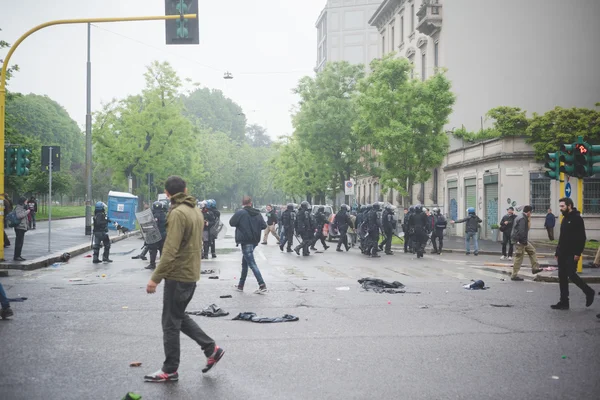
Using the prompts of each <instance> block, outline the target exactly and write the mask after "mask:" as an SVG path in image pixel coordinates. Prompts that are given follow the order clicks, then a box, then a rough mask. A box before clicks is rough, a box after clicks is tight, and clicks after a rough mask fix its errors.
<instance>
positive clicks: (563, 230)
mask: <svg viewBox="0 0 600 400" xmlns="http://www.w3.org/2000/svg"><path fill="white" fill-rule="evenodd" d="M559 202H560V212H561V213H562V215H563V220H562V223H561V224H560V236H559V238H558V246H556V253H555V257H556V260H557V261H558V280H559V287H560V301H559V302H558V303H557V304H554V305H552V306H551V307H552V309H554V310H568V309H569V279H571V282H573V283H574V284H575V285H577V287H579V289H581V290H582V291H583V293H585V299H586V302H585V306H586V307H589V306H591V305H592V303H593V302H594V295H595V292H594V290H593V289H592V288H591V287H589V286H588V285H587V284H586V283H585V282H584V281H583V280H582V279H581V277H580V276H579V275H577V262H578V261H579V259H580V258H581V253H583V249H584V247H585V241H586V236H585V224H584V223H583V218H581V213H580V212H579V211H578V210H577V209H576V208H575V206H574V204H573V200H571V199H570V198H568V197H564V198H562V199H560V200H559Z"/></svg>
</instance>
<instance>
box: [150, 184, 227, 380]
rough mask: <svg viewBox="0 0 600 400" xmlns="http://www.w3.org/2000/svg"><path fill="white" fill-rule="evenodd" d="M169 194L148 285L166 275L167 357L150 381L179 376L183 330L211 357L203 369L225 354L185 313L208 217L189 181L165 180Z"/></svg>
mask: <svg viewBox="0 0 600 400" xmlns="http://www.w3.org/2000/svg"><path fill="white" fill-rule="evenodd" d="M165 194H166V195H167V197H169V198H170V199H171V209H170V211H169V213H168V214H167V237H166V240H165V244H164V246H163V253H162V255H161V257H160V263H159V264H158V266H157V267H156V270H154V273H153V274H152V277H151V278H150V281H148V285H147V287H146V292H148V293H149V294H152V293H155V292H156V287H157V286H158V285H159V284H160V282H161V281H162V280H163V279H164V281H165V287H164V295H163V311H162V329H163V344H164V351H165V361H164V363H163V366H162V368H161V369H159V370H158V371H156V372H155V373H153V374H150V375H146V376H145V377H144V380H145V381H146V382H168V381H177V380H179V373H178V372H177V370H178V368H179V358H180V353H181V348H180V343H179V336H180V332H183V333H184V334H186V335H187V336H188V337H189V338H190V339H192V340H193V341H195V342H196V343H198V344H199V345H200V348H201V349H202V351H203V352H204V355H205V356H206V358H207V361H206V366H205V367H204V368H203V369H202V372H203V373H206V372H208V371H209V370H210V369H211V368H213V367H214V366H215V365H216V364H217V363H218V362H219V360H220V359H221V358H222V357H223V354H225V351H224V350H223V349H222V348H220V347H219V346H217V345H216V344H215V341H214V340H213V339H211V338H210V337H209V336H208V335H207V334H206V333H204V331H203V330H202V329H201V328H200V327H199V326H198V324H196V322H195V321H194V320H193V319H191V318H190V316H189V315H187V314H186V313H185V309H186V307H187V306H188V304H189V303H190V301H191V300H192V298H193V297H194V292H195V291H196V282H198V280H199V279H200V262H201V259H200V254H201V251H202V245H203V238H202V233H203V230H204V217H203V216H202V212H201V211H200V210H199V209H198V208H196V199H194V198H193V197H192V196H188V194H187V187H186V183H185V181H184V180H183V179H181V178H180V177H179V176H170V177H169V178H168V179H167V181H166V182H165Z"/></svg>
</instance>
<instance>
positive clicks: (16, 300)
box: [6, 297, 27, 303]
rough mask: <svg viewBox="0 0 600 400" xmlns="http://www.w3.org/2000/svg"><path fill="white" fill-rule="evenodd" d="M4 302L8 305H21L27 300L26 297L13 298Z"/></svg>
mask: <svg viewBox="0 0 600 400" xmlns="http://www.w3.org/2000/svg"><path fill="white" fill-rule="evenodd" d="M6 300H8V301H9V302H10V303H22V302H24V301H25V300H27V297H15V298H12V299H6Z"/></svg>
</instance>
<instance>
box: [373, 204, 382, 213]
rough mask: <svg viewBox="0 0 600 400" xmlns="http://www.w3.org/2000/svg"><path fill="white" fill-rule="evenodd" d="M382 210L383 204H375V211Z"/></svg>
mask: <svg viewBox="0 0 600 400" xmlns="http://www.w3.org/2000/svg"><path fill="white" fill-rule="evenodd" d="M380 208H381V204H379V203H373V210H376V211H379V209H380Z"/></svg>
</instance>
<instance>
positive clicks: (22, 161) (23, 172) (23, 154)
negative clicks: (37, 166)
mask: <svg viewBox="0 0 600 400" xmlns="http://www.w3.org/2000/svg"><path fill="white" fill-rule="evenodd" d="M16 150H17V162H16V173H17V176H27V175H29V166H30V165H31V160H30V159H29V155H30V154H31V150H29V149H26V148H24V147H20V148H18V149H16Z"/></svg>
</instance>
